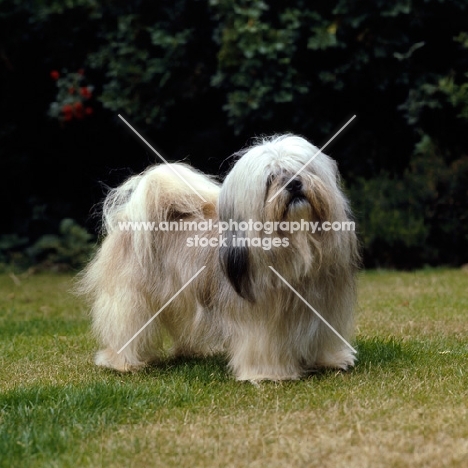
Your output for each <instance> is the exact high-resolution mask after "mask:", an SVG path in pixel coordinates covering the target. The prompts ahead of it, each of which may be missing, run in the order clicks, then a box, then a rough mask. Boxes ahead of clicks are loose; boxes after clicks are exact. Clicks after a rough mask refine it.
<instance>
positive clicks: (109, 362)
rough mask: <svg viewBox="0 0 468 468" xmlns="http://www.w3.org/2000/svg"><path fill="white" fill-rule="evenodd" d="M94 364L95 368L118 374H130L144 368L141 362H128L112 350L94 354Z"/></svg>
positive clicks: (108, 349)
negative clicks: (115, 371) (98, 367)
mask: <svg viewBox="0 0 468 468" xmlns="http://www.w3.org/2000/svg"><path fill="white" fill-rule="evenodd" d="M94 362H95V364H96V365H97V366H102V367H107V368H109V369H114V370H117V371H119V372H130V371H135V370H138V369H141V368H142V367H144V366H145V363H144V362H142V361H137V360H135V361H129V359H128V358H127V357H126V356H124V355H123V354H118V353H116V352H115V351H114V350H113V349H110V348H107V349H102V350H101V351H98V352H97V353H96V357H95V358H94Z"/></svg>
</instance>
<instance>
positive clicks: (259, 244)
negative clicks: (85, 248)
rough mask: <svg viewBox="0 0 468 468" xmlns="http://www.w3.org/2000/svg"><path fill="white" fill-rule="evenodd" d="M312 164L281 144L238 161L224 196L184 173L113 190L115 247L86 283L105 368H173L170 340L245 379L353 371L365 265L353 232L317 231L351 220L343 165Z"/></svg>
mask: <svg viewBox="0 0 468 468" xmlns="http://www.w3.org/2000/svg"><path fill="white" fill-rule="evenodd" d="M317 151H318V150H317V148H315V147H314V146H312V145H311V144H310V143H308V142H307V141H306V140H304V139H303V138H301V137H298V136H292V135H283V136H279V137H272V138H269V139H264V140H262V141H260V142H259V143H258V144H256V145H254V146H253V147H251V148H249V149H248V150H246V151H243V152H242V153H240V154H239V155H238V156H240V157H239V158H238V160H237V163H236V164H235V165H234V167H233V169H232V170H231V172H230V173H229V174H228V176H227V177H226V179H225V181H224V183H223V184H222V185H221V186H220V185H219V184H218V183H217V182H215V181H214V179H212V178H210V177H208V176H206V175H204V174H202V173H200V172H198V171H196V170H195V169H193V168H191V167H190V166H188V165H185V164H180V163H176V164H170V165H164V164H162V165H157V166H153V167H150V168H149V169H147V170H146V171H145V172H143V173H142V174H140V175H137V176H133V177H131V178H130V179H128V180H127V181H126V182H125V183H123V184H122V185H121V186H120V187H118V188H116V189H113V190H112V191H111V192H110V193H109V194H108V196H107V198H106V200H105V202H104V209H103V229H104V233H105V235H106V237H105V238H104V241H103V243H102V246H101V247H100V249H99V251H98V253H97V255H96V257H95V258H94V259H93V260H92V261H91V263H90V264H89V265H88V267H87V268H86V269H85V271H84V272H83V274H82V276H81V279H80V283H79V289H80V291H81V293H83V294H85V295H87V296H88V297H89V298H90V299H91V301H92V316H93V328H94V332H95V334H96V336H97V338H98V339H99V341H100V342H101V344H102V345H103V349H102V350H101V351H99V352H98V353H97V355H96V364H97V365H100V366H105V367H110V368H113V369H117V370H119V371H128V370H134V369H138V368H140V367H142V366H144V365H146V364H148V363H150V362H155V361H158V360H159V359H160V358H161V357H162V356H163V355H164V352H163V351H164V350H163V338H164V336H166V335H169V336H170V337H171V339H172V342H173V346H172V352H173V353H174V354H175V355H184V356H206V355H209V354H212V353H217V352H224V353H226V354H227V356H228V358H229V367H230V369H231V370H232V371H233V373H234V375H235V376H236V378H237V379H238V380H251V381H256V380H264V379H266V380H283V379H297V378H300V377H301V376H303V375H304V374H305V373H307V372H309V371H311V370H314V369H317V368H323V367H331V368H338V369H347V368H348V367H349V366H352V365H353V364H354V360H355V356H354V351H353V349H352V348H350V347H349V346H348V345H347V341H346V340H349V339H350V338H351V336H352V328H353V308H354V302H355V279H354V276H355V271H356V267H357V263H358V261H359V253H358V248H357V242H356V237H355V233H354V230H334V229H328V230H326V229H320V227H321V226H322V223H325V222H328V223H333V222H334V223H335V224H333V226H336V222H339V223H342V222H345V223H346V222H348V221H349V220H350V209H349V206H348V201H347V199H346V198H345V196H344V194H343V192H342V191H341V189H340V180H339V174H338V171H337V166H336V163H335V162H334V161H333V160H332V159H330V158H329V157H328V156H326V155H324V154H322V153H318V154H317V155H316V156H315V157H314V155H315V154H316V153H317ZM311 159H312V161H311ZM301 169H302V170H301ZM298 171H301V172H299V174H298V175H297V176H296V177H294V178H293V179H292V180H291V181H290V179H291V178H292V177H293V176H294V175H295V174H296V173H297V172H298ZM288 181H289V183H287V182H288ZM285 184H287V185H285ZM132 222H133V223H134V224H133V225H132V224H131V223H132ZM142 222H150V223H152V224H146V225H144V224H141V223H142ZM249 222H250V225H249V229H246V225H248V223H249ZM135 223H137V224H135ZM171 223H172V226H175V225H179V226H182V225H184V226H191V227H192V229H191V230H189V231H188V230H187V229H186V230H183V229H177V230H175V229H172V230H169V229H167V226H170V225H171ZM184 223H186V224H184ZM259 223H261V225H263V226H268V228H269V229H263V230H262V229H259V228H258V226H261V225H260V224H259ZM293 223H296V224H294V225H295V226H296V227H297V225H298V224H297V223H301V229H300V230H297V229H296V230H294V232H292V230H291V229H288V226H291V225H293ZM311 223H312V224H311ZM220 225H223V226H224V227H226V226H229V229H224V230H220V229H219V226H220ZM312 225H315V227H316V229H315V232H313V229H306V226H312ZM129 226H130V228H129ZM158 226H159V229H157V228H158ZM161 226H165V227H166V229H162V228H161ZM206 226H209V227H208V229H207V228H206ZM252 226H253V227H254V228H252ZM285 226H286V227H285ZM317 226H318V228H317ZM323 226H328V227H329V226H330V224H328V225H325V224H323ZM152 227H154V229H153V228H152ZM203 267H205V268H204V269H203V270H202V271H200V270H201V269H202V268H203ZM270 267H273V269H272V268H270ZM197 273H198V275H197ZM195 275H197V276H196V277H195V278H193V277H194V276H195ZM299 295H300V296H301V297H299ZM304 301H305V302H304ZM306 303H308V304H309V305H310V306H312V307H313V309H315V311H317V312H318V313H319V314H320V315H321V317H322V318H323V319H325V320H326V322H327V323H325V321H323V320H322V318H321V317H319V316H318V315H316V314H315V313H314V311H313V310H311V308H310V307H309V306H308V304H306Z"/></svg>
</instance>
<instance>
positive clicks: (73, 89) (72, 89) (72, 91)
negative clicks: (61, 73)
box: [68, 86, 75, 94]
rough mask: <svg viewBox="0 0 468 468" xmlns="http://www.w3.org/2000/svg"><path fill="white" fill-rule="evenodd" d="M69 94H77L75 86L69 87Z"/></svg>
mask: <svg viewBox="0 0 468 468" xmlns="http://www.w3.org/2000/svg"><path fill="white" fill-rule="evenodd" d="M68 94H75V88H74V87H73V86H72V87H71V88H68Z"/></svg>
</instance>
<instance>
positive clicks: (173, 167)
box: [102, 163, 219, 259]
mask: <svg viewBox="0 0 468 468" xmlns="http://www.w3.org/2000/svg"><path fill="white" fill-rule="evenodd" d="M218 194H219V184H218V183H217V182H216V181H215V180H214V179H212V178H210V177H208V176H206V175H205V174H203V173H201V172H198V171H196V170H195V169H193V168H191V167H190V166H188V165H186V164H183V163H174V164H161V165H157V166H152V167H150V168H148V169H147V170H146V171H144V172H143V173H141V174H139V175H135V176H132V177H130V178H129V179H128V180H127V181H126V182H124V183H123V184H122V185H120V186H119V187H117V188H114V189H112V190H111V191H110V192H109V193H108V195H107V197H106V199H105V201H104V204H103V217H102V221H103V225H102V230H103V234H105V235H110V234H112V233H113V232H115V231H116V230H120V231H127V232H128V231H131V232H132V233H133V235H132V236H131V239H132V243H133V247H134V250H135V253H136V254H137V256H139V257H140V258H141V259H143V258H144V257H146V256H147V255H151V250H152V247H153V248H154V245H152V244H153V242H154V233H155V232H156V231H157V230H158V226H160V224H161V223H162V222H170V221H178V220H180V219H184V218H188V217H190V218H191V219H192V220H193V219H195V220H197V219H199V220H202V219H206V218H207V217H214V216H215V213H216V206H217V201H218Z"/></svg>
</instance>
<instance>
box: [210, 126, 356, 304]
mask: <svg viewBox="0 0 468 468" xmlns="http://www.w3.org/2000/svg"><path fill="white" fill-rule="evenodd" d="M238 156H239V159H238V160H237V162H236V164H235V165H234V167H233V169H232V170H231V172H230V173H229V174H228V176H227V177H226V179H225V181H224V183H223V186H222V188H221V192H220V197H219V218H220V220H221V221H226V222H229V221H230V220H233V221H235V222H241V221H249V220H252V221H253V222H255V221H259V222H261V223H262V224H263V225H266V224H267V225H268V226H275V223H276V229H274V232H273V233H265V232H264V231H263V232H262V231H260V232H257V231H251V230H250V231H245V230H234V231H232V230H231V231H228V232H226V233H225V237H227V247H222V248H221V249H220V261H221V264H222V267H223V269H224V272H225V274H226V275H227V277H228V279H229V281H230V282H231V284H232V285H233V287H234V289H235V290H236V291H237V293H238V294H240V295H241V296H242V297H245V298H247V299H249V298H250V299H252V298H253V293H252V289H251V286H250V285H251V274H252V271H251V270H252V268H255V263H256V262H257V263H258V262H261V263H263V264H265V262H266V261H274V260H276V261H280V262H282V263H284V262H285V261H286V259H287V258H289V259H291V256H294V260H290V263H291V264H294V267H292V268H295V269H296V270H297V271H296V273H297V274H296V276H297V275H303V274H304V271H305V270H307V269H308V268H310V265H311V262H312V260H313V256H314V255H315V256H316V257H319V256H321V243H322V242H323V241H324V239H323V238H325V237H327V235H328V234H325V233H323V232H321V231H318V232H316V233H315V234H312V233H311V232H310V231H309V232H302V231H301V232H294V233H291V232H290V231H288V230H284V229H282V226H285V224H284V222H286V223H289V224H290V223H292V222H302V223H310V222H318V223H323V222H324V221H337V220H338V221H341V220H345V219H347V211H348V206H347V201H346V199H345V197H344V196H343V194H342V192H341V190H340V187H339V174H338V170H337V165H336V163H335V161H333V160H332V159H331V158H329V157H328V156H326V155H325V154H323V153H321V152H320V151H319V149H318V148H316V147H314V146H313V145H311V144H310V143H309V142H308V141H306V140H305V139H304V138H302V137H299V136H294V135H283V136H279V137H278V136H277V137H272V138H268V139H263V140H261V141H260V142H259V143H258V144H256V145H254V146H252V147H250V148H248V149H247V150H245V151H243V152H241V153H239V155H238ZM286 225H287V224H286ZM252 236H257V237H263V238H265V237H268V238H270V239H271V238H273V237H276V238H280V239H282V243H281V246H282V247H284V246H286V248H282V249H275V250H272V249H269V250H265V249H262V248H252V247H251V245H250V244H249V243H245V244H243V245H239V242H238V240H239V239H240V238H246V237H249V238H251V237H252ZM284 239H287V243H285V242H284ZM314 252H315V254H314Z"/></svg>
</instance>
